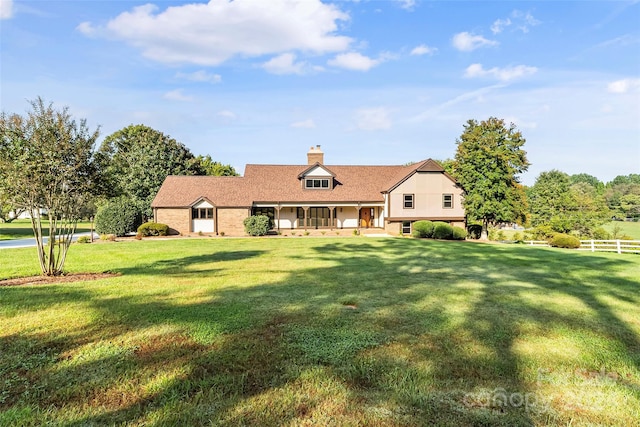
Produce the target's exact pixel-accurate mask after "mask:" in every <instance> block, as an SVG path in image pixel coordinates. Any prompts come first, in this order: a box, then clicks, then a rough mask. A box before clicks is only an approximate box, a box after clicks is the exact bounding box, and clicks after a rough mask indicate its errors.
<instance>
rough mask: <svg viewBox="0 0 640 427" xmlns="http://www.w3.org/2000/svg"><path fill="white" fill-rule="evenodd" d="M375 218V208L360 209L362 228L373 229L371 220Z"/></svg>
mask: <svg viewBox="0 0 640 427" xmlns="http://www.w3.org/2000/svg"><path fill="white" fill-rule="evenodd" d="M372 218H373V208H362V209H360V226H361V227H365V228H369V227H371V219H372Z"/></svg>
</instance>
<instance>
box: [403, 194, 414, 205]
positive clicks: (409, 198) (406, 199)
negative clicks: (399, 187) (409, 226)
mask: <svg viewBox="0 0 640 427" xmlns="http://www.w3.org/2000/svg"><path fill="white" fill-rule="evenodd" d="M404 208H405V209H413V194H405V195H404Z"/></svg>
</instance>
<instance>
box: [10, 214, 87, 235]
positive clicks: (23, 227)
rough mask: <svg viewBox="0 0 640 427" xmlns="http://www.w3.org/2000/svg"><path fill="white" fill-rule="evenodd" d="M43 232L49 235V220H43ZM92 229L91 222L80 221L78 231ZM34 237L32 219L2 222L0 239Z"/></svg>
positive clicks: (82, 231)
mask: <svg viewBox="0 0 640 427" xmlns="http://www.w3.org/2000/svg"><path fill="white" fill-rule="evenodd" d="M42 227H43V233H44V235H45V236H48V235H49V228H48V227H49V223H48V221H46V220H45V221H42ZM89 231H91V223H90V222H79V223H78V228H77V229H76V232H77V233H84V232H89ZM31 237H33V229H32V228H31V220H28V219H17V220H15V221H12V222H0V240H13V239H27V238H31Z"/></svg>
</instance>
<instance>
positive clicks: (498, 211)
mask: <svg viewBox="0 0 640 427" xmlns="http://www.w3.org/2000/svg"><path fill="white" fill-rule="evenodd" d="M456 143H457V150H456V155H455V159H454V164H453V171H454V177H455V178H456V180H457V181H458V182H459V183H460V185H461V186H462V188H463V189H464V202H463V203H464V207H465V210H466V214H467V220H468V221H470V222H475V221H477V222H481V223H482V236H481V237H482V238H485V239H486V237H487V229H488V227H489V226H490V225H495V224H498V223H501V222H522V221H523V220H524V217H525V215H524V213H525V211H526V197H525V195H524V192H523V190H522V186H520V185H519V181H518V175H519V174H521V173H523V172H525V171H526V170H527V168H528V167H529V162H528V161H527V156H526V152H525V151H524V150H523V149H522V146H523V145H524V143H525V139H524V137H523V136H522V133H521V132H520V131H519V130H517V128H516V126H515V125H514V124H513V123H512V124H510V125H509V126H507V125H506V124H505V122H504V120H502V119H498V118H495V117H490V118H489V119H487V120H484V121H482V122H480V123H478V122H477V121H476V120H469V121H467V123H466V124H465V125H464V131H463V133H462V135H461V136H460V138H459V139H458V140H457V141H456Z"/></svg>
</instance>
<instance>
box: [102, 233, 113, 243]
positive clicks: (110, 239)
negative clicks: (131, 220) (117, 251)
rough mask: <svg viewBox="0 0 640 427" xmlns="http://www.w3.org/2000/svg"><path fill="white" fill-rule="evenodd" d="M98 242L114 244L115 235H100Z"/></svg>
mask: <svg viewBox="0 0 640 427" xmlns="http://www.w3.org/2000/svg"><path fill="white" fill-rule="evenodd" d="M100 240H104V241H107V242H115V241H116V235H115V234H101V235H100Z"/></svg>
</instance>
